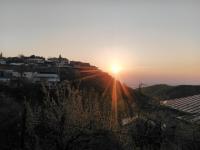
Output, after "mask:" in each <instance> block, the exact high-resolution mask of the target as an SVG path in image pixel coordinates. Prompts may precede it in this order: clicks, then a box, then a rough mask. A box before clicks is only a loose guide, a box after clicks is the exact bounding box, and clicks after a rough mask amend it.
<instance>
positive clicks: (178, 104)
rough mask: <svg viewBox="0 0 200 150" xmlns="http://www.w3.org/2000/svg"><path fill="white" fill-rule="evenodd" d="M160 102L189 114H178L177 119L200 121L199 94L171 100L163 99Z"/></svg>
mask: <svg viewBox="0 0 200 150" xmlns="http://www.w3.org/2000/svg"><path fill="white" fill-rule="evenodd" d="M162 104H163V105H165V106H168V107H170V108H173V109H176V110H179V111H182V112H185V113H188V114H189V115H186V116H179V117H178V118H179V119H183V120H187V121H190V122H200V94H199V95H194V96H189V97H183V98H177V99H172V100H165V101H163V102H162Z"/></svg>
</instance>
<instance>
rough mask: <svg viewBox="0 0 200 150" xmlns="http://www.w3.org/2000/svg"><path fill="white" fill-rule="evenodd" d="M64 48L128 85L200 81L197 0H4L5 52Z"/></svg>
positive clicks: (1, 44) (1, 37) (0, 6)
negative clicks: (116, 71)
mask: <svg viewBox="0 0 200 150" xmlns="http://www.w3.org/2000/svg"><path fill="white" fill-rule="evenodd" d="M1 51H2V52H3V54H4V55H5V56H16V55H19V54H24V55H30V54H35V55H42V56H45V57H51V56H58V55H59V54H62V56H64V57H67V58H69V59H70V60H80V61H86V62H90V63H91V64H93V65H96V66H98V67H99V68H101V69H102V70H105V71H109V67H110V66H111V65H112V64H118V65H120V67H121V68H122V69H121V72H120V78H121V80H122V81H124V82H125V83H127V84H128V85H129V86H133V87H136V86H138V84H139V83H140V82H143V83H144V84H146V85H152V84H158V83H167V84H173V85H174V84H200V1H198V0H166V1H165V2H164V0H99V1H97V0H93V1H92V0H84V2H83V0H79V1H77V0H71V1H70V0H65V1H64V0H18V1H17V0H13V1H11V0H0V52H1Z"/></svg>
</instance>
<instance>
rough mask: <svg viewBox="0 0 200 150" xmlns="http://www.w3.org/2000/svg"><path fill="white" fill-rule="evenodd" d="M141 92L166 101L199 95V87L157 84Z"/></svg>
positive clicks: (144, 88)
mask: <svg viewBox="0 0 200 150" xmlns="http://www.w3.org/2000/svg"><path fill="white" fill-rule="evenodd" d="M142 92H143V93H144V94H146V95H148V96H150V97H154V98H157V99H159V100H166V99H174V98H181V97H186V96H192V95H197V94H200V85H178V86H170V85H167V84H158V85H153V86H148V87H143V88H142Z"/></svg>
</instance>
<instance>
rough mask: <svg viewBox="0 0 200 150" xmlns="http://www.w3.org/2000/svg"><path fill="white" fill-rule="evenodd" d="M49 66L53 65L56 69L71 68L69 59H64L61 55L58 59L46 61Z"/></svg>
mask: <svg viewBox="0 0 200 150" xmlns="http://www.w3.org/2000/svg"><path fill="white" fill-rule="evenodd" d="M46 62H47V63H48V64H52V65H54V66H56V67H68V66H69V60H68V59H67V58H62V56H61V55H60V56H59V57H58V58H56V57H53V58H48V60H47V61H46Z"/></svg>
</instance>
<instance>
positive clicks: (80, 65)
mask: <svg viewBox="0 0 200 150" xmlns="http://www.w3.org/2000/svg"><path fill="white" fill-rule="evenodd" d="M53 68H54V69H53ZM61 68H62V69H63V68H64V69H66V70H67V69H74V70H75V69H86V70H88V69H90V70H91V69H97V67H95V66H91V65H90V64H89V63H84V62H79V61H69V60H68V59H67V58H63V57H62V56H61V55H60V56H59V57H58V58H56V57H53V58H48V59H45V58H44V57H40V56H35V55H31V56H29V57H25V56H23V55H21V56H19V57H7V58H5V57H3V55H2V53H1V54H0V82H4V83H9V82H11V81H16V80H19V79H20V80H27V81H29V82H31V83H41V82H45V83H48V84H49V85H50V86H53V85H55V84H57V83H58V82H60V81H61V78H60V73H59V70H60V69H61ZM52 70H54V71H52ZM55 70H56V71H55Z"/></svg>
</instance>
